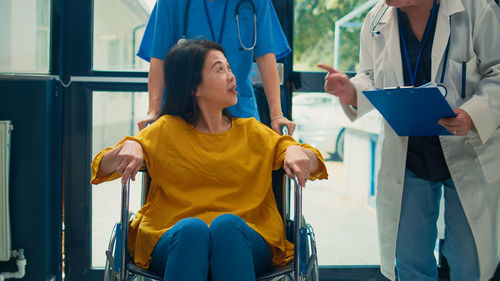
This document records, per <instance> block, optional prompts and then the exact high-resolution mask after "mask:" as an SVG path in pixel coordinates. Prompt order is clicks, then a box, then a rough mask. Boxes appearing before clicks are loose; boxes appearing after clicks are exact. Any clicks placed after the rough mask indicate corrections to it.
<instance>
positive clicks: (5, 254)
mask: <svg viewBox="0 0 500 281" xmlns="http://www.w3.org/2000/svg"><path fill="white" fill-rule="evenodd" d="M11 131H12V125H11V123H10V121H0V261H7V260H9V259H10V254H11V245H10V221H9V159H10V158H9V154H10V132H11Z"/></svg>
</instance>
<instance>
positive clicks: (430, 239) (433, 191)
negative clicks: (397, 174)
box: [396, 169, 479, 281]
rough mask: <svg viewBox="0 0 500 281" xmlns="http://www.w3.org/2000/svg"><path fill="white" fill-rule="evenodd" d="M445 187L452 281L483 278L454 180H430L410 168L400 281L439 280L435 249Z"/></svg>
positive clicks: (398, 264) (399, 247)
mask: <svg viewBox="0 0 500 281" xmlns="http://www.w3.org/2000/svg"><path fill="white" fill-rule="evenodd" d="M442 186H444V204H445V214H444V217H445V218H444V219H445V238H444V239H445V242H444V245H443V249H442V250H443V254H444V255H445V257H446V259H447V261H448V264H449V266H450V278H451V280H452V281H476V280H479V264H478V258H477V250H476V244H475V243H474V238H473V236H472V232H471V229H470V226H469V223H468V222H467V218H466V217H465V213H464V210H463V208H462V204H461V203H460V198H459V197H458V194H457V191H456V189H455V185H454V184H453V181H452V180H451V179H449V180H446V181H443V182H433V181H427V180H424V179H422V178H419V177H417V176H416V175H415V174H414V173H413V172H411V171H410V170H408V169H406V171H405V183H404V188H403V201H402V204H401V217H400V223H399V231H398V237H397V242H396V269H397V274H398V280H399V281H437V280H438V272H437V266H436V259H435V257H434V249H435V246H436V239H437V226H436V223H437V219H438V216H439V202H440V200H441V187H442Z"/></svg>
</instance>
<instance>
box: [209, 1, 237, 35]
mask: <svg viewBox="0 0 500 281" xmlns="http://www.w3.org/2000/svg"><path fill="white" fill-rule="evenodd" d="M229 1H231V0H226V5H225V6H224V14H223V18H222V26H221V29H220V33H219V40H217V41H216V42H217V43H219V44H221V43H222V35H223V34H224V25H225V24H226V11H227V4H228V3H229ZM203 5H204V6H205V15H206V16H207V21H208V27H209V28H210V33H211V34H212V40H214V41H215V32H214V27H213V25H212V19H211V18H210V13H209V12H208V7H207V0H203Z"/></svg>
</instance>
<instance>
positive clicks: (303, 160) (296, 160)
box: [283, 145, 318, 187]
mask: <svg viewBox="0 0 500 281" xmlns="http://www.w3.org/2000/svg"><path fill="white" fill-rule="evenodd" d="M312 157H314V158H312ZM313 159H314V160H316V161H314V160H313ZM317 161H318V159H317V157H316V154H314V152H312V151H309V150H307V149H305V148H302V147H300V146H298V145H292V146H289V147H288V148H287V149H286V152H285V160H284V163H283V169H284V170H285V172H286V174H287V175H288V177H289V178H291V179H293V176H294V175H296V176H297V179H298V180H299V183H300V185H301V186H302V187H305V185H306V181H307V179H308V178H309V176H310V175H311V173H313V172H316V169H317V168H318V167H317V166H318V163H317Z"/></svg>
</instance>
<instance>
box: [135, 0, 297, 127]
mask: <svg viewBox="0 0 500 281" xmlns="http://www.w3.org/2000/svg"><path fill="white" fill-rule="evenodd" d="M203 1H207V3H206V4H207V7H208V13H209V15H210V18H211V21H212V26H213V30H214V35H215V37H216V38H212V34H211V32H210V28H209V22H208V19H207V16H206V13H205V5H204V4H203ZM226 1H229V3H228V6H227V11H226V14H225V23H224V30H223V31H222V32H223V34H222V42H217V41H218V39H219V37H220V32H221V28H222V25H223V16H224V15H223V14H224V7H225V5H226ZM226 1H221V0H214V1H213V2H210V1H209V0H191V7H190V8H189V16H188V25H187V29H186V37H187V38H191V39H207V40H212V41H216V42H217V43H219V44H221V45H222V46H223V47H224V49H225V51H226V56H227V58H228V60H229V64H230V65H231V69H232V70H233V73H234V74H235V76H236V84H237V87H238V88H237V90H238V103H237V104H236V105H234V106H231V107H229V112H230V113H231V114H232V115H233V116H235V117H255V118H257V119H259V113H258V110H257V103H256V100H255V96H254V92H253V88H252V83H251V81H250V70H251V67H252V62H253V56H255V57H259V56H262V55H264V54H267V53H271V52H273V53H275V55H276V59H280V58H282V57H284V56H286V55H288V54H289V53H290V52H291V49H290V46H289V45H288V41H287V40H286V37H285V34H284V33H283V30H282V29H281V25H280V23H279V20H278V17H277V16H276V12H275V11H274V8H273V5H272V3H271V1H270V0H251V1H253V3H254V4H255V9H256V12H257V43H256V45H255V49H254V50H253V52H252V51H246V50H243V49H242V48H241V46H240V41H239V40H238V31H237V26H236V16H235V10H236V6H237V4H238V3H239V2H240V1H237V0H226ZM247 1H248V0H245V1H243V2H247ZM186 7H187V1H186V0H158V1H157V3H156V5H155V7H154V8H153V11H152V13H151V16H150V18H149V22H148V24H147V26H146V30H145V32H144V36H143V38H142V42H141V45H140V47H139V51H138V53H137V55H138V56H139V57H141V58H142V59H144V60H146V61H150V59H151V58H152V57H153V58H158V59H162V60H164V59H165V57H166V55H167V53H168V50H169V49H170V48H171V47H172V46H173V45H174V44H175V43H177V41H178V40H179V38H181V37H182V32H183V26H184V14H185V10H186ZM239 21H240V34H241V41H242V42H243V44H244V46H245V47H250V46H252V43H253V41H254V36H255V35H254V19H253V11H252V8H251V5H250V4H248V3H242V5H241V7H240V12H239Z"/></svg>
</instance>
